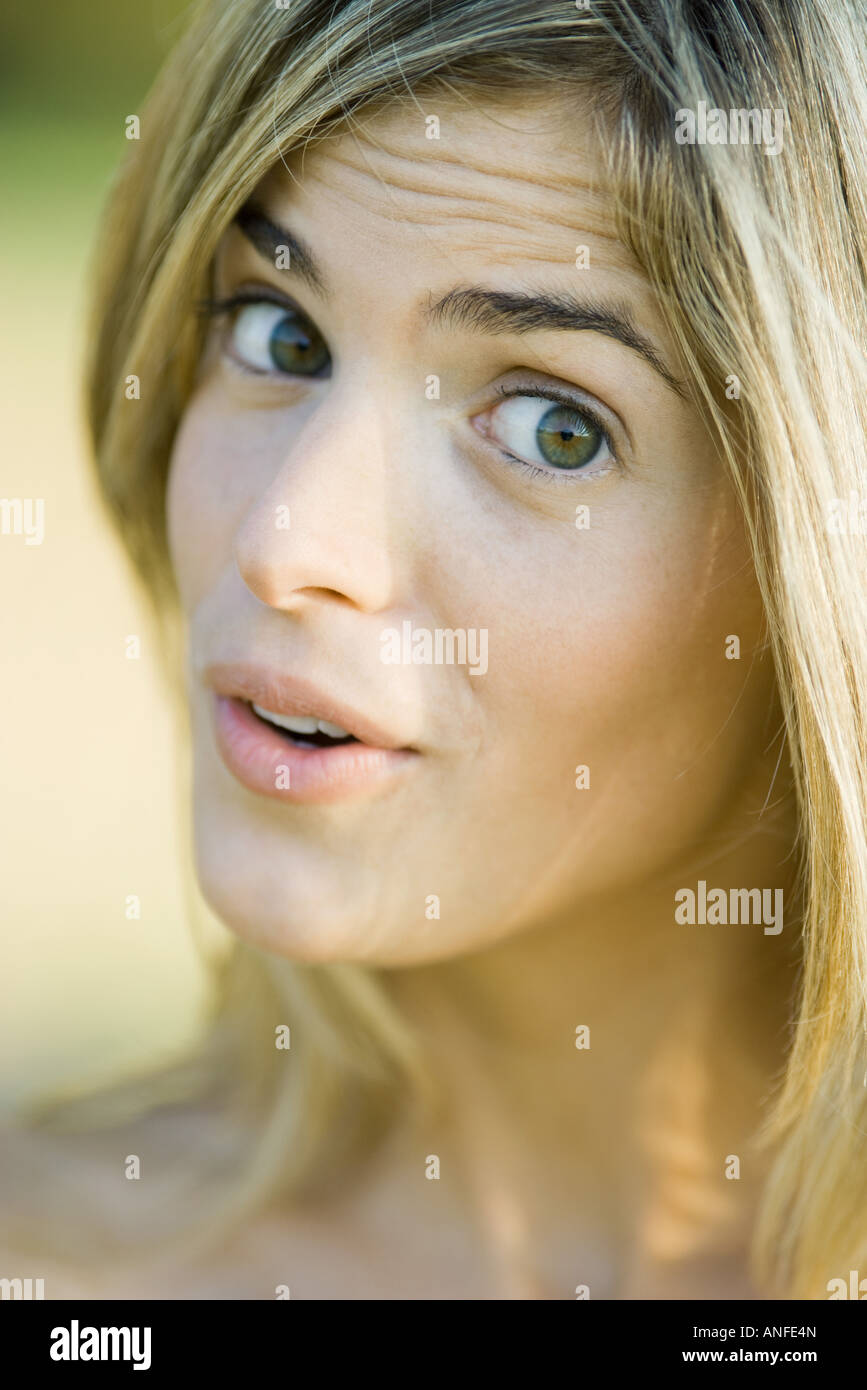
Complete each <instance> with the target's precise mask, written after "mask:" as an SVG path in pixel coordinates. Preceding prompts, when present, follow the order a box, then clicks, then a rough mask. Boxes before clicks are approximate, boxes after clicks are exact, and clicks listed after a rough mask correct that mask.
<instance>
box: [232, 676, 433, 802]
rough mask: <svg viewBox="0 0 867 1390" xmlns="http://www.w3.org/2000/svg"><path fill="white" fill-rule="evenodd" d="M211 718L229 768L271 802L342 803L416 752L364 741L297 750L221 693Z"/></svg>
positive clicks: (379, 784) (394, 770)
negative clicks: (271, 798) (375, 746)
mask: <svg viewBox="0 0 867 1390" xmlns="http://www.w3.org/2000/svg"><path fill="white" fill-rule="evenodd" d="M214 722H215V729H216V736H217V747H218V749H219V751H220V756H221V757H222V759H223V762H224V763H225V764H226V767H227V768H228V769H229V771H230V772H231V773H232V774H233V776H235V777H237V779H238V781H239V782H241V783H242V784H243V786H245V787H248V788H249V790H250V791H253V792H258V793H259V794H260V795H261V796H270V797H273V798H274V799H275V800H276V801H289V802H295V803H304V802H307V803H314V802H319V803H327V802H333V801H346V800H348V799H349V798H350V797H353V796H358V795H359V794H360V793H364V792H369V791H373V790H376V789H378V788H381V787H383V786H384V785H385V784H386V783H387V782H388V781H389V779H391V778H393V777H394V775H395V773H397V772H398V771H399V770H400V769H401V768H403V767H406V766H407V764H408V763H409V762H410V761H411V760H412V759H413V758H415V757H416V756H417V755H416V754H415V753H414V752H413V751H412V750H411V749H408V748H398V749H392V748H371V747H370V746H369V745H368V744H366V743H343V744H337V746H336V747H334V748H297V747H296V746H295V745H294V744H293V743H290V741H289V739H287V738H283V737H282V735H281V734H278V733H277V732H276V730H272V729H270V728H269V727H268V725H267V724H265V723H264V722H263V720H261V719H259V718H258V716H257V715H255V714H254V713H253V711H252V710H251V709H250V706H249V705H247V704H246V703H245V702H244V701H243V700H236V699H231V698H229V697H228V696H225V695H218V696H217V700H216V705H215V715H214Z"/></svg>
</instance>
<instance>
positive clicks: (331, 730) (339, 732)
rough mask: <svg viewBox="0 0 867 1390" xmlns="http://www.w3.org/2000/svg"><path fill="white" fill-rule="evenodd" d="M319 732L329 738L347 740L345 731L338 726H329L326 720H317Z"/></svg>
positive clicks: (347, 735)
mask: <svg viewBox="0 0 867 1390" xmlns="http://www.w3.org/2000/svg"><path fill="white" fill-rule="evenodd" d="M316 722H317V724H318V725H319V728H320V731H321V732H322V733H323V734H328V736H329V738H349V734H348V733H347V732H346V730H345V729H341V727H340V725H339V724H329V722H328V720H327V719H317V721H316Z"/></svg>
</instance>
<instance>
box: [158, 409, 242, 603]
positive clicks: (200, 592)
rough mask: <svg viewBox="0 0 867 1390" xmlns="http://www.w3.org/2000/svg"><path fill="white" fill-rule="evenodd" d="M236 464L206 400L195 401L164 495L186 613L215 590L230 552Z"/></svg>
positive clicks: (236, 509)
mask: <svg viewBox="0 0 867 1390" xmlns="http://www.w3.org/2000/svg"><path fill="white" fill-rule="evenodd" d="M237 458H238V454H237V451H236V448H235V446H234V445H233V444H232V442H231V439H230V437H229V436H228V435H227V433H226V431H225V430H223V429H221V428H220V427H219V422H218V419H217V417H215V416H214V414H213V413H212V412H211V411H210V410H209V409H208V408H207V404H206V401H205V399H204V398H199V399H194V400H193V401H192V402H191V404H190V406H189V407H188V409H187V411H186V413H185V415H184V417H183V420H182V421H181V424H180V427H179V429H178V433H177V435H176V437H175V443H174V447H173V449H172V457H171V463H170V468H169V479H168V488H167V492H166V518H167V528H168V540H169V552H170V555H171V560H172V566H173V569H174V572H175V578H176V580H177V584H178V589H179V592H180V595H181V601H182V603H183V606H184V608H185V609H186V611H187V612H189V611H191V610H192V609H193V608H194V607H195V606H196V604H197V603H198V602H199V601H200V600H201V599H202V598H203V597H204V595H205V594H206V593H208V592H209V591H210V590H211V589H212V588H213V587H214V584H215V583H216V580H217V577H218V575H219V574H220V572H221V570H222V569H223V568H224V567H225V564H226V560H227V557H228V556H230V555H231V552H232V538H233V535H234V532H235V529H236V525H237V517H238V513H239V510H240V508H241V507H242V505H243V499H242V498H240V497H239V498H236V497H233V495H232V482H233V478H234V479H237V477H238V469H237ZM233 461H234V462H233Z"/></svg>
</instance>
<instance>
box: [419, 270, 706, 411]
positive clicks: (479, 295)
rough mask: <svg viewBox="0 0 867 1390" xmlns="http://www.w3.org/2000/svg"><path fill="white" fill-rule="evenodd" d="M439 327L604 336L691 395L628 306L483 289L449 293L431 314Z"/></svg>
mask: <svg viewBox="0 0 867 1390" xmlns="http://www.w3.org/2000/svg"><path fill="white" fill-rule="evenodd" d="M427 318H428V322H430V323H432V324H433V325H434V326H435V327H439V326H440V325H442V324H451V325H452V326H454V327H464V328H470V329H474V330H475V331H476V332H477V333H542V332H544V333H550V332H557V331H561V330H565V331H568V332H573V333H575V332H582V331H584V332H591V333H604V334H605V336H606V337H608V338H614V339H616V340H617V342H619V343H622V344H623V346H624V347H628V348H631V349H632V351H633V352H637V353H638V355H639V357H643V358H644V360H645V362H648V363H649V364H650V366H651V367H652V368H653V369H654V371H655V372H657V373H658V374H659V375H660V376H661V377H662V379H663V381H664V382H665V383H666V385H668V386H670V387H671V389H672V391H675V392H676V393H677V395H679V396H685V395H686V388H685V387H684V385H683V383H682V382H680V381H678V379H677V377H675V376H674V375H673V374H672V373H671V372H670V371H669V370H668V368H667V367H666V365H665V363H664V362H663V360H662V358H661V356H660V354H659V353H658V352H657V350H656V348H655V347H654V345H653V343H652V342H651V341H650V339H649V338H647V337H646V336H645V335H644V334H643V333H642V332H641V331H640V330H639V329H638V328H636V326H635V324H634V322H633V320H632V315H631V313H630V311H629V309H628V308H627V307H626V306H625V305H623V304H604V303H601V302H599V301H596V300H588V299H579V298H578V297H577V296H576V295H573V294H569V293H568V292H567V293H562V294H547V293H544V292H543V293H539V294H524V293H512V292H510V291H507V290H488V289H484V288H482V287H481V286H477V285H474V286H471V287H470V288H469V289H454V290H449V292H448V294H445V295H443V296H442V298H441V299H438V300H437V301H436V303H435V304H432V305H431V306H430V308H429V309H428V310H427Z"/></svg>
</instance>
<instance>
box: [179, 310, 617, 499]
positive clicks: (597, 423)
mask: <svg viewBox="0 0 867 1390" xmlns="http://www.w3.org/2000/svg"><path fill="white" fill-rule="evenodd" d="M263 303H264V304H276V305H277V307H278V308H280V309H284V308H286V309H292V308H294V307H295V306H294V305H293V304H291V303H290V301H289V300H287V299H284V298H283V296H282V295H278V294H273V293H269V292H268V291H267V290H265V289H257V290H239V291H238V292H237V293H236V294H232V295H229V296H227V297H226V298H225V299H204V300H202V301H201V303H200V305H199V311H200V313H202V314H203V315H204V316H205V317H206V318H219V317H221V316H223V315H225V314H230V313H232V311H233V310H235V309H240V308H243V307H244V305H245V304H263ZM239 366H243V364H239ZM243 369H244V370H245V371H250V372H252V373H253V375H256V376H258V375H261V374H260V373H259V372H254V371H253V368H250V367H244V368H243ZM494 394H495V395H496V396H497V397H498V398H499V399H500V400H511V399H512V398H513V397H514V396H526V397H528V398H529V399H530V400H545V401H551V403H552V404H553V405H564V406H566V407H567V409H569V410H575V411H577V412H578V413H579V414H581V415H583V416H584V417H585V419H587V420H589V421H590V423H591V424H592V425H593V426H594V428H595V429H597V430H598V431H599V433H600V434H601V436H602V438H603V439H604V440H605V443H606V445H607V446H608V450H609V452H610V454H611V457H612V459H613V461H614V463H615V464H617V463H619V458H618V455H617V450H616V449H615V447H614V441H613V440H612V438H611V433H610V431H609V429H608V427H607V426H606V425H605V423H604V421H603V420H602V419H601V417H600V416H599V415H598V414H597V413H596V411H595V410H593V409H592V407H590V406H588V405H585V403H584V402H583V401H578V400H577V399H576V398H575V397H574V396H572V395H570V393H569V392H568V391H560V390H557V389H556V388H554V387H535V388H532V387H528V386H498V387H497V388H496V390H495V392H494ZM496 447H497V449H498V452H499V453H500V455H501V457H502V458H504V459H506V460H508V462H509V463H510V464H512V465H514V467H516V468H519V469H520V470H521V471H522V473H523V474H524V475H525V477H527V478H532V479H534V480H536V479H541V480H542V481H543V482H546V483H551V484H553V485H554V486H555V487H556V486H560V487H562V486H566V487H568V486H570V485H572V484H574V482H575V481H576V475H570V474H569V473H568V472H567V471H558V470H557V469H553V468H552V469H549V468H542V467H541V466H540V465H539V464H538V463H528V462H527V460H526V459H520V458H518V457H517V455H515V454H510V453H509V452H508V451H507V450H506V449H502V448H500V447H499V446H498V445H497V446H496Z"/></svg>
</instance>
